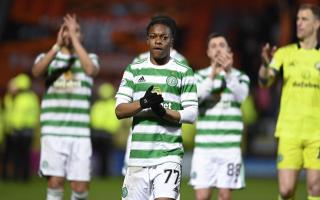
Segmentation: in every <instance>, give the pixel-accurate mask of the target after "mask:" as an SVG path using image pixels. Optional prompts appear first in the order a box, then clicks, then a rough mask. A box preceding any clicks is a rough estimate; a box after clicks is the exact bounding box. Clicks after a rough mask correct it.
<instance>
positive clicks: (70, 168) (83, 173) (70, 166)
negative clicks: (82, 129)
mask: <svg viewBox="0 0 320 200" xmlns="http://www.w3.org/2000/svg"><path fill="white" fill-rule="evenodd" d="M70 140H72V147H70V155H69V159H68V161H67V164H66V171H67V179H68V180H69V181H70V184H71V189H72V193H71V200H80V199H81V200H86V199H88V194H89V182H90V179H91V175H90V172H91V156H92V147H91V140H90V138H89V137H88V138H72V139H71V138H70Z"/></svg>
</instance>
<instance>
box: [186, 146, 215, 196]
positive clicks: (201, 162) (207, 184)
mask: <svg viewBox="0 0 320 200" xmlns="http://www.w3.org/2000/svg"><path fill="white" fill-rule="evenodd" d="M217 169H218V162H217V160H215V153H214V152H211V151H210V152H208V150H203V149H195V150H194V152H193V156H192V162H191V172H190V181H189V184H190V185H192V186H193V188H194V191H195V199H196V200H209V199H211V196H212V187H215V186H216V180H217Z"/></svg>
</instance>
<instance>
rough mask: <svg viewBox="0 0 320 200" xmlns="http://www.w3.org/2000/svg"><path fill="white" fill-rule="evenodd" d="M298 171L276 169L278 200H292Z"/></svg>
mask: <svg viewBox="0 0 320 200" xmlns="http://www.w3.org/2000/svg"><path fill="white" fill-rule="evenodd" d="M298 177H299V170H295V169H278V182H279V193H280V194H279V199H280V200H293V199H294V194H295V191H296V186H297V181H298Z"/></svg>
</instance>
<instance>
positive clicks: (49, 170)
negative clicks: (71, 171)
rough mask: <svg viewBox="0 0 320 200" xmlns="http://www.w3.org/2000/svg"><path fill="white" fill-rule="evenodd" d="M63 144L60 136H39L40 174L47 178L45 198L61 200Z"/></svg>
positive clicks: (63, 159)
mask: <svg viewBox="0 0 320 200" xmlns="http://www.w3.org/2000/svg"><path fill="white" fill-rule="evenodd" d="M64 151H65V145H64V143H63V141H62V140H61V138H58V137H52V136H43V137H41V157H40V169H39V171H40V172H39V173H40V175H41V176H44V177H46V178H47V181H48V188H47V198H46V199H47V200H62V198H63V186H64V180H65V178H64V176H65V173H64V163H65V162H66V159H67V157H66V155H65V154H64V153H63V152H64Z"/></svg>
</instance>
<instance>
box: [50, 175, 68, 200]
mask: <svg viewBox="0 0 320 200" xmlns="http://www.w3.org/2000/svg"><path fill="white" fill-rule="evenodd" d="M63 185H64V177H59V176H49V177H48V188H47V200H62V198H63Z"/></svg>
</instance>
